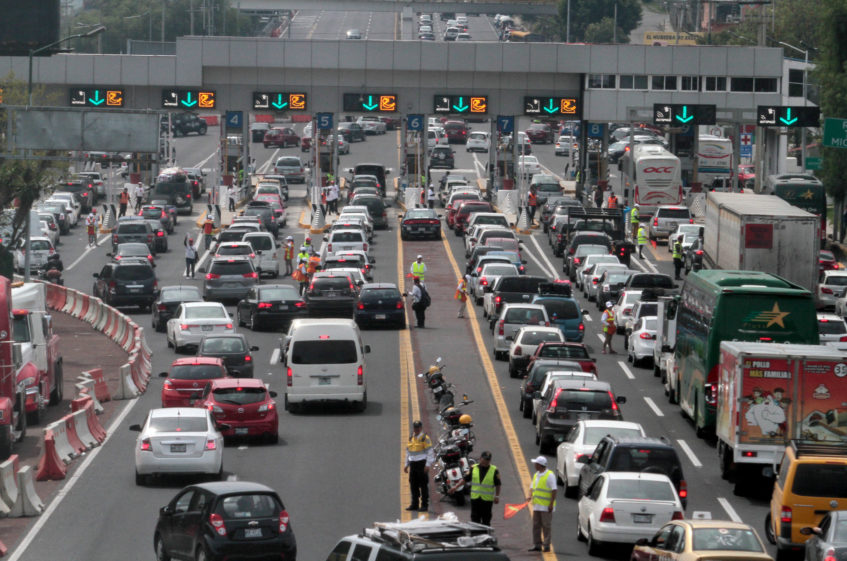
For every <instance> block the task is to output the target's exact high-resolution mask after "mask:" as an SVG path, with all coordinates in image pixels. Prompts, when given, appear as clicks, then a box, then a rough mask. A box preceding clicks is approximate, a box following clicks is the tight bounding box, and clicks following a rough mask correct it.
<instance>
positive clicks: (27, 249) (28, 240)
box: [24, 25, 106, 282]
mask: <svg viewBox="0 0 847 561" xmlns="http://www.w3.org/2000/svg"><path fill="white" fill-rule="evenodd" d="M104 31H106V28H105V27H104V26H102V25H100V26H98V27H95V28H94V29H92V30H90V31H86V32H85V33H77V34H75V35H70V36H68V37H64V38H62V39H59V40H58V41H54V42H52V43H50V44H48V45H44V46H42V47H38V48H37V49H30V51H29V78H28V80H27V85H26V105H27V107H30V106H31V105H32V58H33V57H34V56H35V55H37V54H38V53H43V52H44V51H46V50H48V49H52V48H53V47H57V46H59V45H61V44H62V43H64V42H65V41H70V40H71V39H79V38H82V37H91V36H93V35H97V34H99V33H103V32H104ZM29 222H30V221H29V214H27V217H26V232H25V236H26V237H25V242H24V282H29V280H30V272H29V267H30V264H31V254H32V251H30V247H31V245H32V243H31V242H32V240H31V236H30V223H29Z"/></svg>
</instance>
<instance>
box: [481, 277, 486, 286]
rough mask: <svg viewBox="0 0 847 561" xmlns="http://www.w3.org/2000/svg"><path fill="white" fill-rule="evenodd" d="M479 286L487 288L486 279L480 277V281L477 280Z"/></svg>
mask: <svg viewBox="0 0 847 561" xmlns="http://www.w3.org/2000/svg"><path fill="white" fill-rule="evenodd" d="M479 284H481V285H482V286H488V279H487V278H485V277H482V278H481V279H479Z"/></svg>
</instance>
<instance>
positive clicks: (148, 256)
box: [147, 253, 153, 263]
mask: <svg viewBox="0 0 847 561" xmlns="http://www.w3.org/2000/svg"><path fill="white" fill-rule="evenodd" d="M147 261H149V262H151V263H152V262H153V256H152V255H151V254H149V253H148V254H147Z"/></svg>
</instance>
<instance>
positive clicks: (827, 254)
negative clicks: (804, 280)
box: [818, 249, 841, 273]
mask: <svg viewBox="0 0 847 561" xmlns="http://www.w3.org/2000/svg"><path fill="white" fill-rule="evenodd" d="M840 268H841V263H839V262H838V260H836V259H835V255H834V254H833V253H832V252H831V251H827V250H825V249H822V250H821V251H820V253H819V254H818V271H819V272H821V273H823V272H824V271H835V270H838V269H840Z"/></svg>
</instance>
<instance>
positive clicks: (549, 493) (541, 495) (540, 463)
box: [526, 456, 556, 551]
mask: <svg viewBox="0 0 847 561" xmlns="http://www.w3.org/2000/svg"><path fill="white" fill-rule="evenodd" d="M532 463H533V465H534V466H535V474H533V476H532V486H531V487H530V488H529V496H528V497H527V499H526V500H527V502H529V503H530V507H531V508H532V543H533V546H532V547H531V548H529V550H530V551H542V547H543V551H550V541H551V537H552V536H551V530H552V523H553V512H554V511H555V510H556V475H555V474H554V473H553V472H552V471H550V470H549V469H547V457H546V456H538V457H537V458H535V459H534V460H532Z"/></svg>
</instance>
